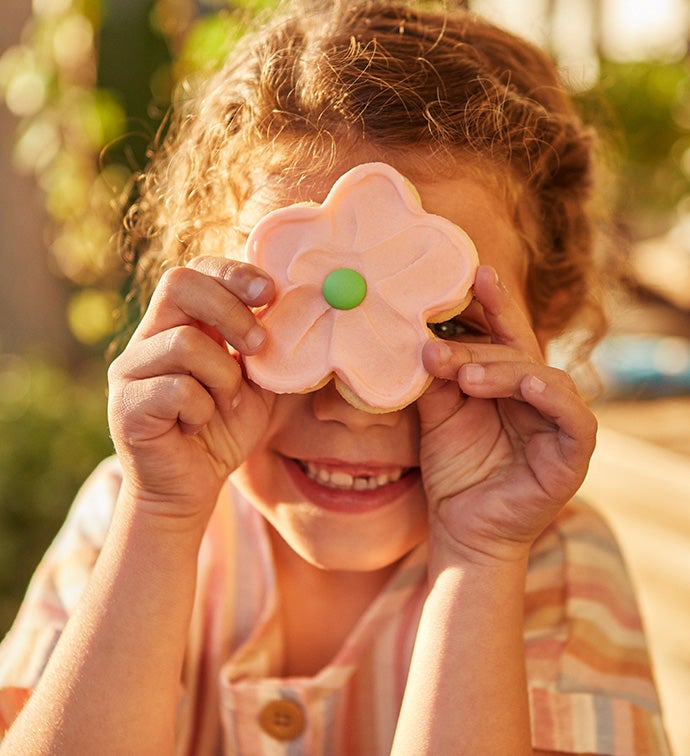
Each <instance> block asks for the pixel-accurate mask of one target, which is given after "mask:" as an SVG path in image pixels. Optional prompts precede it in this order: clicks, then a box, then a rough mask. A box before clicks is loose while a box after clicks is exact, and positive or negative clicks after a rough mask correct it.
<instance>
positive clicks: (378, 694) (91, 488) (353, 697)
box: [0, 459, 670, 756]
mask: <svg viewBox="0 0 690 756" xmlns="http://www.w3.org/2000/svg"><path fill="white" fill-rule="evenodd" d="M120 481H121V477H120V470H119V467H118V464H117V461H116V460H114V459H111V460H107V461H106V462H104V463H103V464H102V465H100V466H99V468H97V470H96V471H95V472H94V474H93V475H92V476H91V477H90V478H89V480H88V481H87V482H86V483H85V484H84V486H83V488H82V490H81V491H80V493H79V495H78V496H77V499H76V501H75V503H74V506H73V507H72V510H71V511H70V514H69V516H68V518H67V520H66V521H65V524H64V526H63V527H62V529H61V531H60V532H59V534H58V535H57V537H56V539H55V541H54V543H53V544H52V546H51V547H50V549H49V550H48V552H47V553H46V555H45V557H44V559H43V560H42V562H41V564H40V565H39V567H38V569H37V570H36V573H35V575H34V578H33V579H32V581H31V584H30V586H29V589H28V592H27V595H26V598H25V600H24V602H23V604H22V606H21V608H20V611H19V614H18V616H17V619H16V621H15V623H14V625H13V627H12V629H11V630H10V632H9V633H8V635H7V636H6V638H5V640H4V641H3V643H2V645H1V646H0V733H1V732H2V731H4V729H5V728H6V727H8V726H9V724H10V723H11V722H12V721H13V719H14V717H15V716H16V715H17V713H18V711H19V710H20V709H21V707H22V705H23V704H24V702H25V701H26V699H27V697H28V696H29V695H30V691H31V689H32V688H33V687H34V686H35V685H36V682H37V681H38V679H39V677H40V675H41V673H42V671H43V669H44V667H45V664H46V661H47V659H48V657H49V656H50V653H51V651H52V649H53V648H54V646H55V643H56V641H57V639H58V637H59V635H60V632H61V630H62V628H63V626H64V624H65V622H66V621H67V619H68V617H69V616H70V614H71V612H72V611H73V609H74V607H75V604H76V602H77V601H78V600H79V597H80V595H81V593H82V591H83V590H84V587H85V585H86V582H87V581H88V579H89V575H90V573H91V570H92V568H93V565H94V562H95V560H96V558H97V556H98V553H99V550H100V548H101V545H102V543H103V540H104V537H105V534H106V531H107V529H108V526H109V522H110V518H111V515H112V510H113V506H114V502H115V499H116V496H117V492H118V489H119V485H120ZM425 573H426V547H425V545H421V546H419V547H418V548H416V549H415V550H414V551H413V552H411V553H410V554H409V555H408V556H407V557H406V558H405V560H404V561H403V562H402V563H401V565H400V567H399V568H398V570H397V572H396V573H395V574H394V575H393V577H392V578H391V579H390V581H389V583H388V584H387V586H385V588H384V589H383V590H382V592H381V593H380V594H379V595H378V597H377V598H376V599H375V600H374V602H373V603H372V605H371V606H370V607H369V609H368V610H367V611H366V612H365V614H364V616H362V617H361V619H360V620H359V622H358V624H357V625H356V627H355V628H354V630H353V631H352V633H351V634H350V636H349V638H348V639H347V640H346V642H345V644H344V645H343V647H342V648H341V649H340V651H339V652H338V653H337V654H336V656H335V658H334V659H333V660H332V661H331V663H330V664H328V665H327V666H326V667H324V668H323V669H322V670H321V671H320V672H319V673H318V674H316V675H315V676H314V677H289V678H285V677H279V676H278V675H279V672H278V671H279V670H280V669H281V667H282V655H283V650H282V643H281V637H282V636H281V626H280V617H279V612H278V596H277V589H276V580H275V574H274V566H273V561H272V555H271V547H270V544H269V539H268V535H267V531H266V528H265V523H264V521H263V518H262V517H261V516H260V515H259V514H258V513H257V511H256V510H255V509H254V507H253V506H251V504H250V503H248V502H247V501H245V500H244V499H242V497H241V496H240V495H239V494H238V492H237V491H236V490H234V489H233V487H232V485H231V483H230V482H228V485H227V486H225V488H224V489H223V492H222V494H221V500H220V501H219V506H217V507H216V509H215V511H214V514H213V517H212V519H211V522H210V524H209V527H208V529H207V532H206V535H205V537H204V540H203V543H202V547H201V551H200V554H199V576H198V586H197V592H196V599H195V608H194V612H193V617H192V622H191V625H190V631H189V642H188V647H187V652H186V658H185V664H184V669H183V674H182V681H181V682H182V684H181V692H180V703H179V717H178V734H177V741H176V742H177V751H176V752H177V754H178V756H192V755H194V756H219V755H220V754H241V755H242V756H255V755H256V756H273V755H276V756H278V755H280V756H288V755H289V756H296V755H298V754H333V756H339V755H341V754H358V755H364V756H368V755H369V754H372V755H373V754H387V753H389V751H390V746H391V742H392V738H393V733H394V730H395V725H396V721H397V716H398V712H399V709H400V704H401V701H402V695H403V691H404V687H405V680H406V676H407V670H408V665H409V660H410V656H411V652H412V646H413V644H414V640H415V633H416V628H417V623H418V620H419V616H420V612H421V609H422V605H423V602H424V598H425V590H426V581H425ZM525 606H526V608H525V629H524V639H525V653H526V662H527V671H528V680H529V701H530V710H531V717H532V733H533V737H532V740H533V745H534V747H535V748H539V749H544V750H553V751H564V752H575V753H577V752H581V753H596V754H625V755H626V756H629V755H630V754H650V755H654V756H657V754H658V755H660V756H664V755H665V754H669V753H670V751H669V750H668V746H667V742H666V738H665V735H664V732H663V727H662V722H661V715H660V711H659V703H658V700H657V696H656V692H655V689H654V683H653V677H652V671H651V669H650V662H649V657H648V654H647V650H646V647H645V641H644V635H643V630H642V626H641V622H640V617H639V613H638V610H637V607H636V603H635V597H634V594H633V591H632V588H631V585H630V581H629V579H628V576H627V573H626V570H625V566H624V564H623V561H622V558H621V555H620V553H619V551H618V548H617V546H616V543H615V541H614V539H613V537H612V535H611V533H610V531H609V529H608V527H607V526H606V525H605V523H604V522H603V521H602V520H601V518H600V517H599V516H598V515H597V514H596V513H594V512H593V511H592V510H591V509H590V508H589V507H587V506H586V505H585V504H583V503H581V502H572V503H571V504H570V505H568V506H567V507H566V508H565V509H564V511H563V512H562V514H561V515H560V516H559V517H558V519H557V520H556V521H555V522H554V523H553V524H552V525H551V526H550V527H549V528H548V529H547V530H546V531H545V532H544V534H543V535H542V536H541V537H540V538H539V540H538V541H537V542H536V544H535V545H534V548H533V551H532V556H531V559H530V566H529V571H528V578H527V586H526V605H525ZM0 738H1V735H0Z"/></svg>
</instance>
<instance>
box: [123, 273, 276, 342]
mask: <svg viewBox="0 0 690 756" xmlns="http://www.w3.org/2000/svg"><path fill="white" fill-rule="evenodd" d="M237 265H239V263H238V264H237ZM246 275H247V274H246V271H243V274H242V275H240V274H239V273H238V274H237V275H233V274H232V273H231V271H230V269H228V276H229V277H228V278H226V279H220V278H215V277H213V276H209V275H206V274H205V273H201V272H200V271H198V270H194V269H193V268H189V267H187V268H180V267H178V268H172V269H170V270H169V271H166V273H165V274H164V275H163V277H162V278H161V281H160V283H159V284H158V287H157V288H156V291H155V292H154V294H153V297H152V299H151V304H150V305H149V308H148V310H147V312H146V314H145V315H144V318H143V320H142V322H141V324H140V326H139V328H138V329H137V330H136V331H135V334H134V338H135V339H144V338H148V337H150V336H152V335H153V334H155V333H158V332H161V331H166V330H169V329H173V328H175V327H177V326H183V325H193V324H195V323H199V322H201V323H204V324H205V325H206V326H208V327H210V328H212V329H214V330H216V331H217V332H218V333H219V334H220V335H221V336H222V337H223V338H224V339H225V340H226V341H227V342H228V343H229V344H231V345H232V346H234V347H235V348H237V349H238V350H239V351H241V352H244V353H248V354H252V353H254V352H256V351H257V350H258V349H259V348H260V347H261V346H262V344H263V342H264V340H265V337H266V333H265V330H264V328H263V326H262V324H261V323H260V322H259V321H258V319H257V318H256V316H255V315H254V313H253V312H252V311H251V310H250V309H249V307H248V306H247V302H248V303H252V302H254V303H255V302H257V301H261V297H262V296H263V295H260V296H259V297H258V298H257V297H256V296H255V297H253V298H252V297H250V296H249V293H248V292H247V291H246V289H247V288H248V287H249V288H251V287H250V284H248V283H247V281H248V279H247V277H246ZM254 280H256V279H254ZM267 285H268V284H267ZM243 289H244V290H243ZM265 291H266V289H264V293H265ZM238 292H240V293H239V294H238ZM242 297H244V298H246V299H247V302H245V301H244V299H243V298H242Z"/></svg>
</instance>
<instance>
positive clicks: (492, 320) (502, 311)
mask: <svg viewBox="0 0 690 756" xmlns="http://www.w3.org/2000/svg"><path fill="white" fill-rule="evenodd" d="M474 296H475V299H476V300H477V301H478V302H479V304H481V306H482V308H483V309H484V314H485V316H486V319H487V323H488V325H489V328H490V330H491V338H492V341H493V342H494V343H496V344H505V345H506V346H509V347H512V348H514V349H516V350H518V351H521V352H525V353H527V354H529V355H531V356H532V357H534V358H536V359H540V360H541V359H543V354H542V349H541V345H540V344H539V340H538V339H537V336H536V334H535V333H534V330H533V328H532V324H531V323H530V320H529V317H528V315H527V313H526V312H525V310H524V309H523V307H521V306H520V304H519V302H518V301H517V300H516V299H515V297H513V296H512V295H511V294H510V292H509V291H508V290H507V289H506V287H505V286H504V285H503V283H502V282H501V280H500V279H499V277H498V274H497V273H496V270H495V269H494V268H492V267H491V266H489V265H481V266H480V267H479V269H478V270H477V276H476V279H475V283H474Z"/></svg>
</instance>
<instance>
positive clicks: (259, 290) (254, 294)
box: [247, 276, 268, 299]
mask: <svg viewBox="0 0 690 756" xmlns="http://www.w3.org/2000/svg"><path fill="white" fill-rule="evenodd" d="M267 286H268V281H267V280H266V279H265V278H260V277H258V276H257V277H256V278H252V280H251V281H250V282H249V283H248V284H247V298H248V299H258V298H259V297H260V296H261V295H262V294H263V293H264V291H265V290H266V287H267Z"/></svg>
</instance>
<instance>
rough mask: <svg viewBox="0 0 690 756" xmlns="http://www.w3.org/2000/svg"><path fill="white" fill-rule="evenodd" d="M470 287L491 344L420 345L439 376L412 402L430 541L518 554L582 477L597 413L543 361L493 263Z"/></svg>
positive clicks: (498, 555) (470, 555) (467, 552)
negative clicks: (418, 429)
mask: <svg viewBox="0 0 690 756" xmlns="http://www.w3.org/2000/svg"><path fill="white" fill-rule="evenodd" d="M474 293H475V298H476V299H477V301H478V302H479V304H480V305H481V306H482V307H483V309H484V313H485V316H486V320H487V323H488V326H489V329H490V337H491V338H490V343H489V342H488V340H487V342H486V343H476V342H475V343H471V342H453V341H440V340H434V341H432V342H430V343H429V344H427V346H426V347H425V351H424V362H425V366H426V368H427V370H428V371H429V372H430V373H431V374H432V375H434V376H436V377H437V378H438V379H442V380H435V381H434V382H433V383H432V385H431V386H430V387H429V389H428V390H427V392H426V393H425V394H424V396H422V397H421V398H420V399H419V401H418V408H419V412H420V422H421V450H420V464H421V470H422V477H423V481H424V486H425V490H426V493H427V497H428V501H429V507H430V516H431V521H430V537H431V546H432V549H433V548H434V547H435V546H441V547H442V548H449V549H451V550H452V551H453V552H454V553H457V554H459V555H460V556H461V557H462V558H466V559H471V560H477V559H479V560H482V559H487V558H488V559H500V560H512V559H524V558H526V555H527V554H528V552H529V548H530V547H531V545H532V543H533V542H534V540H535V539H536V538H537V536H538V535H539V534H540V533H541V532H542V530H543V529H544V528H545V527H546V526H547V525H548V524H549V523H550V522H551V521H552V520H553V519H554V517H555V516H556V515H557V513H558V512H559V510H560V509H561V507H562V506H563V505H564V504H566V503H567V502H568V500H569V499H570V498H571V497H572V496H573V495H574V494H575V492H576V491H577V490H578V488H579V487H580V485H581V483H582V481H583V480H584V477H585V475H586V472H587V467H588V464H589V459H590V457H591V455H592V452H593V451H594V445H595V438H596V427H597V426H596V420H595V418H594V415H593V414H592V413H591V412H590V410H589V409H588V408H587V406H586V405H585V403H584V401H583V400H582V398H581V397H580V396H579V395H578V393H577V390H576V388H575V385H574V383H573V381H572V379H571V378H570V376H568V375H567V374H566V373H564V372H563V371H561V370H557V369H556V368H553V367H549V366H548V365H546V364H545V363H544V358H543V356H542V351H541V347H540V345H539V342H538V340H537V337H536V335H535V334H534V331H533V330H532V327H531V326H530V323H529V321H528V319H527V316H526V314H525V313H524V312H523V311H522V309H521V308H520V306H519V305H518V303H517V302H516V301H515V299H514V298H513V297H511V296H510V294H509V293H508V292H507V291H506V289H505V288H504V287H503V285H502V284H501V283H500V282H499V280H498V278H497V276H496V273H495V271H494V270H493V269H492V268H490V267H488V266H482V267H480V269H479V271H478V273H477V279H476V282H475V289H474ZM439 539H440V540H439Z"/></svg>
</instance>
